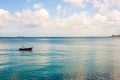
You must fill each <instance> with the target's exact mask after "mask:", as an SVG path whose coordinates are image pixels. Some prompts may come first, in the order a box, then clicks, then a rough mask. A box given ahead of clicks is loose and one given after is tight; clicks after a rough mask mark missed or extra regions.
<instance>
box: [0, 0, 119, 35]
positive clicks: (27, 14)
mask: <svg viewBox="0 0 120 80" xmlns="http://www.w3.org/2000/svg"><path fill="white" fill-rule="evenodd" d="M65 1H66V2H71V4H72V3H74V1H75V2H76V3H74V4H76V5H77V6H78V5H79V7H81V6H82V5H81V4H77V0H74V1H73V0H70V1H68V0H65ZM78 1H79V2H81V1H82V0H78ZM86 1H90V0H86ZM79 2H78V3H79ZM91 2H92V4H94V5H93V7H94V9H96V10H97V12H96V13H94V15H89V13H88V12H87V11H84V12H80V13H77V12H74V13H73V14H72V15H70V16H68V17H65V18H60V17H56V16H54V17H52V16H50V13H49V12H48V11H47V9H45V8H42V7H39V6H36V9H35V10H34V11H32V10H31V9H27V10H23V11H22V12H15V13H14V14H10V13H9V12H8V11H6V10H3V9H0V17H1V18H0V27H3V31H4V33H11V34H14V33H15V32H18V34H22V33H24V34H25V35H33V34H34V35H35V36H104V35H111V34H120V32H119V31H120V11H119V10H117V9H116V8H118V7H119V5H118V3H117V4H116V3H112V4H109V3H110V2H109V1H108V0H104V2H101V1H98V0H93V1H91ZM118 2H119V1H118ZM115 4H116V5H115ZM113 7H114V8H113ZM34 8H35V6H34ZM56 11H57V12H58V13H59V14H61V13H63V14H66V13H67V10H66V9H65V8H63V7H62V6H61V5H58V6H57V7H56ZM10 22H11V23H10ZM10 25H15V26H16V28H15V29H14V28H11V26H10ZM4 26H8V27H7V28H4ZM21 27H22V28H21ZM11 29H14V30H15V31H14V30H11ZM19 29H20V30H19ZM31 30H32V31H31ZM5 31H8V32H5Z"/></svg>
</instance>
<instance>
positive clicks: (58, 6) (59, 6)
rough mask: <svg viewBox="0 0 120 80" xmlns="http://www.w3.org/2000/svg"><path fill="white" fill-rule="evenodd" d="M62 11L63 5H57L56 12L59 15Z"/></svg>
mask: <svg viewBox="0 0 120 80" xmlns="http://www.w3.org/2000/svg"><path fill="white" fill-rule="evenodd" d="M61 9H62V7H61V5H57V7H56V10H57V13H58V14H59V13H60V12H61Z"/></svg>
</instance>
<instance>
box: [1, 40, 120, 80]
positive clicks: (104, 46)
mask: <svg viewBox="0 0 120 80" xmlns="http://www.w3.org/2000/svg"><path fill="white" fill-rule="evenodd" d="M21 44H24V45H26V46H31V45H32V46H33V51H19V50H18V49H19V47H20V46H21ZM119 48H120V39H119V38H20V39H19V38H0V80H120V60H119V59H120V56H119V52H120V49H119Z"/></svg>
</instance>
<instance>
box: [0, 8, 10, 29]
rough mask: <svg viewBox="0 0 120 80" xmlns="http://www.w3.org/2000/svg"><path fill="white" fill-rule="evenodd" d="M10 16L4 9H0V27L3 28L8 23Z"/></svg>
mask: <svg viewBox="0 0 120 80" xmlns="http://www.w3.org/2000/svg"><path fill="white" fill-rule="evenodd" d="M9 19H10V14H9V12H8V11H6V10H4V9H0V27H4V26H6V25H7V24H8V23H9Z"/></svg>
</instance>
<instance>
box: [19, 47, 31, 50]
mask: <svg viewBox="0 0 120 80" xmlns="http://www.w3.org/2000/svg"><path fill="white" fill-rule="evenodd" d="M32 48H33V47H29V48H19V51H32Z"/></svg>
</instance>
